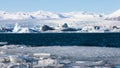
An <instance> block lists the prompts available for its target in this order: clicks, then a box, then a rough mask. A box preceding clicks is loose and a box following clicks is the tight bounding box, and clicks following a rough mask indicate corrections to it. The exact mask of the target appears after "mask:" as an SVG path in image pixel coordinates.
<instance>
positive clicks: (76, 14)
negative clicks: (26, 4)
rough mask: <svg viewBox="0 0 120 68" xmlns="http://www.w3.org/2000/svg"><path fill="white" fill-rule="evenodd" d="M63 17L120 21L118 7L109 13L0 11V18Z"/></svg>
mask: <svg viewBox="0 0 120 68" xmlns="http://www.w3.org/2000/svg"><path fill="white" fill-rule="evenodd" d="M64 18H71V19H72V18H73V19H105V20H115V21H120V9H119V10H117V11H115V12H113V13H112V14H109V15H105V14H96V13H88V12H68V13H57V12H48V11H42V10H41V11H37V12H16V13H9V12H6V11H0V20H27V19H64Z"/></svg>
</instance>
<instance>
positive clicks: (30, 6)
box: [0, 0, 120, 14]
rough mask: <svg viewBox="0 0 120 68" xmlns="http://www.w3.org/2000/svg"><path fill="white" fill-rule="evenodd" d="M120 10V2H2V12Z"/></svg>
mask: <svg viewBox="0 0 120 68" xmlns="http://www.w3.org/2000/svg"><path fill="white" fill-rule="evenodd" d="M118 9H120V0H0V10H3V11H8V12H19V11H24V12H33V11H38V10H44V11H52V12H80V11H87V12H95V13H105V14H109V13H112V12H114V11H116V10H118Z"/></svg>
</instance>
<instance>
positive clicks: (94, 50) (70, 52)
mask: <svg viewBox="0 0 120 68" xmlns="http://www.w3.org/2000/svg"><path fill="white" fill-rule="evenodd" d="M43 53H46V54H43ZM40 54H42V55H48V56H49V55H50V54H51V55H52V56H56V57H57V58H58V59H59V60H60V63H65V64H66V63H70V62H74V63H70V64H71V65H72V68H74V67H79V66H81V65H82V66H92V65H93V66H94V65H98V66H99V65H104V66H110V67H112V66H115V67H116V68H119V65H120V48H106V47H83V46H48V47H46V46H42V47H26V46H22V45H5V46H2V47H0V59H1V60H0V64H1V65H2V64H4V65H5V66H6V67H7V65H8V66H10V64H11V63H13V64H12V65H18V66H20V64H17V63H26V64H27V62H26V61H25V60H29V61H30V60H31V61H33V59H30V56H31V55H34V56H39V55H40ZM3 58H4V59H3ZM8 61H10V62H11V63H6V62H8ZM47 61H50V62H49V63H48V64H45V63H44V62H47ZM53 62H55V60H51V59H47V60H44V61H38V63H40V64H42V65H43V64H44V65H49V64H52V63H53ZM15 63H16V64H15ZM71 65H68V66H71ZM34 66H35V65H34ZM37 66H39V65H37ZM19 68H20V67H19ZM88 68H89V67H88ZM96 68H99V67H96Z"/></svg>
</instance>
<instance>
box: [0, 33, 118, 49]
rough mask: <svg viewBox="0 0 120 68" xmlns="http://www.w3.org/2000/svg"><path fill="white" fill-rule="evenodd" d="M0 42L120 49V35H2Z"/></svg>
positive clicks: (0, 35)
mask: <svg viewBox="0 0 120 68" xmlns="http://www.w3.org/2000/svg"><path fill="white" fill-rule="evenodd" d="M0 42H8V44H16V45H31V46H54V45H60V46H74V45H75V46H106V47H120V33H29V34H27V33H25V34H13V33H8V34H7V33H1V34H0Z"/></svg>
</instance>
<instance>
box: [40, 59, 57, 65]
mask: <svg viewBox="0 0 120 68" xmlns="http://www.w3.org/2000/svg"><path fill="white" fill-rule="evenodd" d="M56 62H57V61H56V60H53V59H50V58H48V59H44V60H39V61H38V64H39V65H42V66H49V65H54V64H56Z"/></svg>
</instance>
